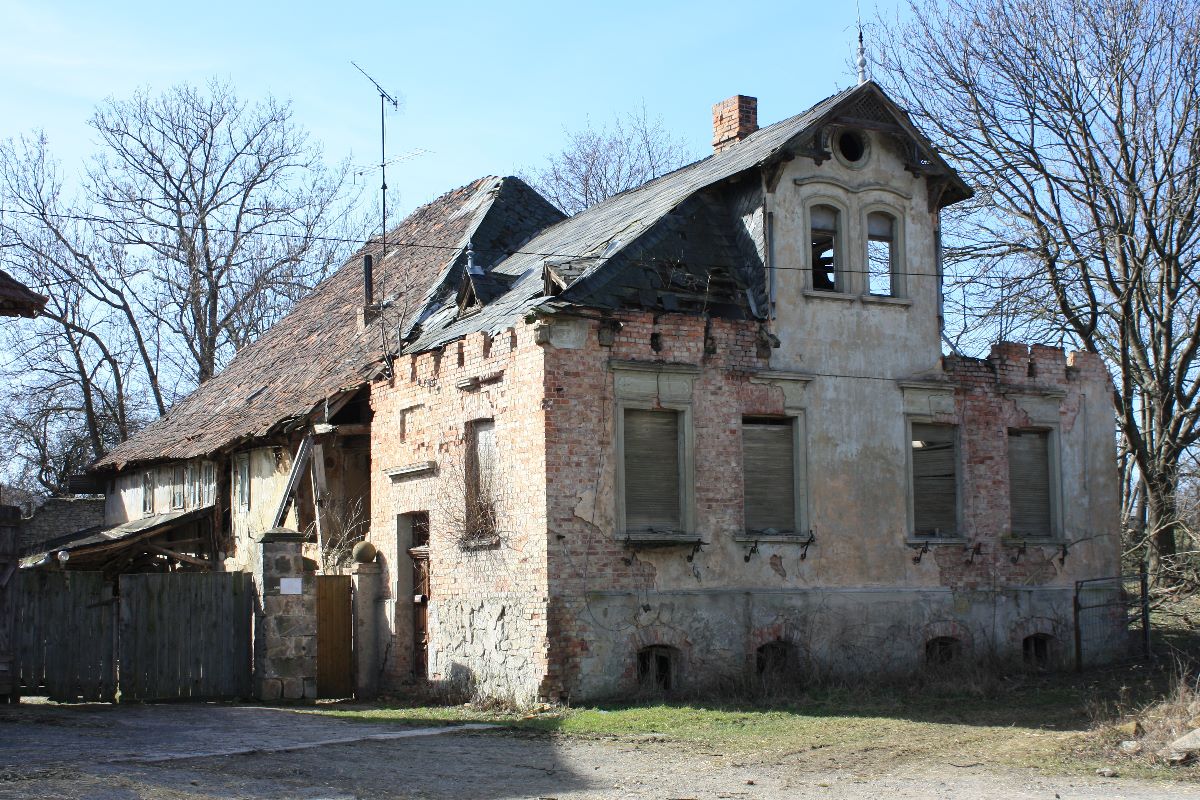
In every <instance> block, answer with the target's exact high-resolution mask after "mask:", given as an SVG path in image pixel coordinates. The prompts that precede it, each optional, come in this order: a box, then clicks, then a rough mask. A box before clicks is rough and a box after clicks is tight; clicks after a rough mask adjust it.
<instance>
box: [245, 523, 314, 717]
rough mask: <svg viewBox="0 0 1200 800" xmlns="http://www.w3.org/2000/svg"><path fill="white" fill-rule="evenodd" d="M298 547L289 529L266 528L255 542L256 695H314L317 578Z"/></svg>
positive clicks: (301, 697)
mask: <svg viewBox="0 0 1200 800" xmlns="http://www.w3.org/2000/svg"><path fill="white" fill-rule="evenodd" d="M301 551H302V540H301V536H300V534H298V533H296V532H294V531H284V532H282V533H278V534H277V533H276V532H274V531H267V533H266V534H265V536H264V538H263V541H262V543H261V545H260V547H259V560H258V562H257V563H256V565H255V569H254V584H255V587H256V590H257V593H258V606H257V608H256V609H255V613H254V685H255V694H256V695H257V696H258V698H259V699H260V700H265V701H272V700H281V699H282V700H314V699H316V697H317V582H316V577H315V575H314V574H313V573H312V572H309V571H307V570H306V568H305V563H304V557H303V556H302V554H301ZM297 584H299V585H298V587H297ZM296 588H298V589H299V592H298V593H294V590H295V589H296Z"/></svg>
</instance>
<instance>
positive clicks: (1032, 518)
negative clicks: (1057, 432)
mask: <svg viewBox="0 0 1200 800" xmlns="http://www.w3.org/2000/svg"><path fill="white" fill-rule="evenodd" d="M1008 502H1009V507H1010V509H1011V512H1010V521H1011V528H1012V535H1013V536H1049V535H1050V534H1051V533H1052V532H1053V525H1052V524H1051V518H1050V513H1051V506H1050V434H1049V432H1048V431H1009V432H1008Z"/></svg>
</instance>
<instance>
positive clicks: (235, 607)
mask: <svg viewBox="0 0 1200 800" xmlns="http://www.w3.org/2000/svg"><path fill="white" fill-rule="evenodd" d="M253 595H254V589H253V586H252V584H251V581H250V576H249V575H247V574H246V573H244V572H175V573H166V574H145V575H122V576H121V603H120V608H121V612H120V613H121V623H120V630H119V632H118V637H117V641H118V642H119V644H120V659H119V661H118V664H119V668H120V688H121V699H122V700H176V699H187V698H195V699H199V698H222V697H249V696H250V692H251V681H250V645H251V641H250V615H251V611H252V607H253Z"/></svg>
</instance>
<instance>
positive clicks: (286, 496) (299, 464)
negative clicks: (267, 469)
mask: <svg viewBox="0 0 1200 800" xmlns="http://www.w3.org/2000/svg"><path fill="white" fill-rule="evenodd" d="M312 446H313V435H312V434H311V433H306V434H305V435H304V438H303V439H302V440H300V447H298V448H297V449H296V457H295V458H294V459H292V469H291V471H290V472H288V479H287V486H285V487H284V490H283V497H281V498H279V508H277V509H276V510H275V516H274V517H273V518H272V520H271V527H272V528H278V527H279V526H280V525H282V524H283V521H284V519H286V518H287V511H288V506H290V505H291V504H292V495H293V494H295V492H296V487H297V486H299V485H300V476H301V475H303V474H304V467H305V466H306V464H307V463H308V456H309V454H310V453H311V452H312Z"/></svg>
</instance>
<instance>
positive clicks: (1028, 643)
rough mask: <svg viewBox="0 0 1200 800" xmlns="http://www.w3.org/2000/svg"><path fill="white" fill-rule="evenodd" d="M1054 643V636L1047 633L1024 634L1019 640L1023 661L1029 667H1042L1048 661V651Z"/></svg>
mask: <svg viewBox="0 0 1200 800" xmlns="http://www.w3.org/2000/svg"><path fill="white" fill-rule="evenodd" d="M1053 645H1054V637H1053V636H1051V635H1049V634H1047V633H1035V634H1033V635H1032V636H1026V637H1025V639H1024V640H1022V642H1021V651H1022V654H1023V655H1024V656H1025V663H1026V664H1027V665H1029V666H1031V667H1044V666H1046V665H1048V664H1049V663H1050V652H1051V648H1052V647H1053Z"/></svg>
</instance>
